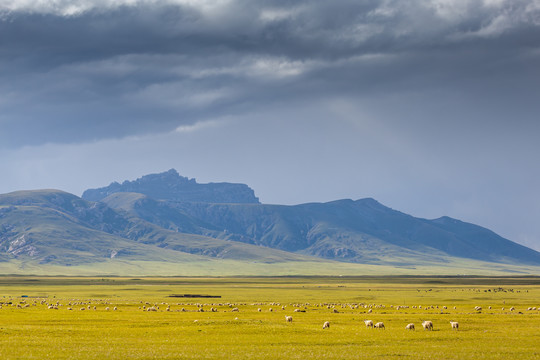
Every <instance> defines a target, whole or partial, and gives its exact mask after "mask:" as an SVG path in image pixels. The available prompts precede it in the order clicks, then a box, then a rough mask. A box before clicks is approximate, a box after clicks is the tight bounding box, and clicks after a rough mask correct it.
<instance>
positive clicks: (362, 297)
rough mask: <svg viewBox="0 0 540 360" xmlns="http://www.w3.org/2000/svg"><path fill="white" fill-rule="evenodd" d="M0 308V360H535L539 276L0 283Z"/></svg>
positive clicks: (539, 349)
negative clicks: (455, 325) (427, 325)
mask: <svg viewBox="0 0 540 360" xmlns="http://www.w3.org/2000/svg"><path fill="white" fill-rule="evenodd" d="M185 294H191V295H212V296H220V298H186V297H183V298H180V297H170V295H185ZM0 303H2V304H1V305H2V308H1V309H0V359H45V358H61V359H128V358H134V359H322V358H325V359H368V358H369V359H520V360H521V359H540V311H539V309H540V278H538V277H528V278H450V277H432V278H428V277H425V278H418V277H416V278H411V277H365V278H363V277H328V278H325V277H290V278H289V277H282V278H140V279H136V278H68V277H65V278H63V277H0ZM70 303H71V305H70ZM54 306H56V307H57V309H55V308H51V309H49V307H54ZM168 306H169V310H167V307H168ZM398 306H399V307H400V308H398ZM444 306H446V309H445V308H443V307H444ZM475 306H481V307H482V310H481V311H476V310H475V309H474V308H475ZM490 306H491V309H489V307H490ZM94 307H95V310H94ZM107 307H108V308H109V310H106V308H107ZM114 307H116V308H117V310H114ZM149 307H155V308H156V310H157V311H146V310H147V309H148V308H149ZM158 307H159V309H157V308H158ZM402 307H404V308H402ZM454 307H456V308H455V309H454ZM512 307H513V308H515V309H514V310H512V311H511V310H510V309H511V308H512ZM69 308H71V309H72V310H69ZM81 308H84V309H85V310H81ZM145 308H146V309H145ZM212 308H214V309H215V310H216V311H215V312H212V311H211V309H212ZM235 308H237V309H238V311H233V310H235ZM503 308H504V310H503ZM529 308H531V310H529ZM532 308H535V310H532ZM182 309H183V310H184V311H182ZM200 309H203V312H201V311H199V310H200ZM259 309H260V311H259ZM295 310H305V312H299V311H296V312H295ZM370 311H371V312H370ZM286 315H289V316H292V317H293V321H292V322H289V323H288V322H286V321H285V316H286ZM368 319H369V320H373V321H374V322H383V323H384V325H385V329H384V330H379V329H371V328H366V326H365V325H364V322H363V320H368ZM423 320H431V321H432V322H433V324H434V330H433V331H425V330H423V329H422V326H421V323H422V321H423ZM325 321H329V322H330V328H328V329H323V328H322V326H323V323H324V322H325ZM450 321H457V322H459V330H457V331H456V330H452V329H451V326H450V323H449V322H450ZM408 323H414V324H415V326H416V330H415V331H409V330H406V329H405V326H406V325H407V324H408Z"/></svg>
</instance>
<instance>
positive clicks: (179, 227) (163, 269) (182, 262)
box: [0, 169, 540, 275]
mask: <svg viewBox="0 0 540 360" xmlns="http://www.w3.org/2000/svg"><path fill="white" fill-rule="evenodd" d="M0 271H1V272H2V273H13V274H19V273H20V274H23V273H24V274H28V273H36V274H74V275H75V274H112V275H299V274H302V275H315V274H319V275H321V274H327V275H335V274H345V275H365V274H426V273H430V274H516V273H523V274H538V273H540V253H539V252H537V251H535V250H532V249H529V248H527V247H524V246H522V245H519V244H517V243H514V242H512V241H510V240H507V239H504V238H502V237H501V236H499V235H497V234H495V233H494V232H492V231H490V230H488V229H486V228H483V227H480V226H477V225H474V224H470V223H466V222H462V221H459V220H456V219H452V218H449V217H441V218H438V219H433V220H428V219H421V218H416V217H413V216H410V215H407V214H404V213H402V212H399V211H396V210H393V209H391V208H388V207H386V206H384V205H382V204H380V203H379V202H377V201H376V200H374V199H371V198H367V199H360V200H356V201H353V200H348V199H347V200H337V201H332V202H327V203H308V204H300V205H294V206H286V205H268V204H261V203H260V201H259V199H258V198H257V197H256V196H255V192H254V191H253V190H252V189H251V188H250V187H248V186H247V185H244V184H231V183H210V184H199V183H197V182H196V181H195V179H188V178H186V177H183V176H180V175H179V174H178V172H177V171H176V170H174V169H171V170H169V171H167V172H164V173H160V174H151V175H146V176H143V177H141V178H139V179H137V180H134V181H124V182H123V183H121V184H120V183H117V182H114V183H112V184H110V185H109V186H107V187H103V188H98V189H89V190H86V191H85V192H84V193H83V195H82V197H77V196H75V195H73V194H69V193H66V192H63V191H59V190H34V191H18V192H13V193H9V194H3V195H0Z"/></svg>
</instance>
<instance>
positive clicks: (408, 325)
mask: <svg viewBox="0 0 540 360" xmlns="http://www.w3.org/2000/svg"><path fill="white" fill-rule="evenodd" d="M405 329H407V330H414V324H413V323H410V324H407V326H405Z"/></svg>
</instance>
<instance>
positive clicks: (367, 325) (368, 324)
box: [364, 320, 373, 328]
mask: <svg viewBox="0 0 540 360" xmlns="http://www.w3.org/2000/svg"><path fill="white" fill-rule="evenodd" d="M364 324H366V327H370V328H373V321H372V320H364Z"/></svg>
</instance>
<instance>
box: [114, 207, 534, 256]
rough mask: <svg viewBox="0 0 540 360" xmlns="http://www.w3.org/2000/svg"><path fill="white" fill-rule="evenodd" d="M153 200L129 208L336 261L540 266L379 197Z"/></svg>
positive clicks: (506, 245)
mask: <svg viewBox="0 0 540 360" xmlns="http://www.w3.org/2000/svg"><path fill="white" fill-rule="evenodd" d="M104 201H105V202H107V201H109V200H108V199H104ZM145 201H146V202H145ZM145 201H143V200H142V199H140V201H135V202H133V203H132V204H131V207H130V206H126V207H125V209H126V210H128V211H131V212H133V213H134V214H137V216H141V217H143V218H145V219H146V220H148V221H150V222H153V223H158V224H160V226H164V227H168V228H173V229H174V228H176V227H178V228H182V229H183V231H186V232H192V233H197V234H204V235H207V236H213V237H217V238H222V239H229V240H234V241H240V242H244V243H248V244H256V245H261V246H266V247H272V248H276V249H281V250H285V251H291V252H297V253H302V254H306V255H312V256H318V257H322V258H328V259H335V260H343V261H354V262H362V263H394V264H405V263H408V264H414V263H418V262H419V261H426V260H428V261H430V260H431V259H432V258H434V257H435V258H439V259H440V261H444V260H443V258H444V256H455V257H463V258H469V259H475V260H482V261H492V262H506V263H516V264H519V263H526V264H534V265H537V264H540V253H538V252H536V251H534V250H532V249H528V248H526V247H524V246H521V245H519V244H516V243H513V242H511V241H509V240H507V239H504V238H502V237H500V236H498V235H497V234H495V233H493V232H491V231H489V230H487V229H485V228H482V227H479V226H476V225H473V224H467V223H463V222H460V221H457V220H454V219H450V218H442V219H436V220H427V219H419V218H415V217H412V216H410V215H407V214H403V213H401V212H399V211H396V210H392V209H390V208H388V207H385V206H383V205H382V204H380V203H378V202H377V201H375V200H373V199H362V200H357V201H352V200H339V201H333V202H329V203H310V204H302V205H296V206H284V205H261V204H206V203H186V202H175V201H159V202H158V201H153V202H152V201H151V200H145ZM148 204H151V205H148ZM146 206H148V208H146ZM156 208H159V209H160V210H159V211H156V210H155V209H156ZM156 214H159V216H158V215H156Z"/></svg>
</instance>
